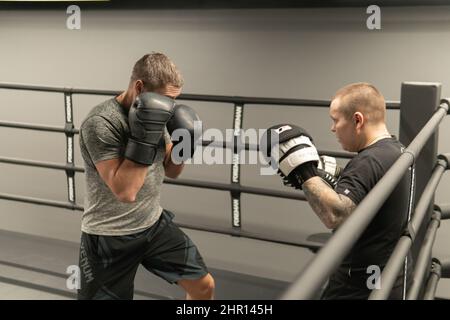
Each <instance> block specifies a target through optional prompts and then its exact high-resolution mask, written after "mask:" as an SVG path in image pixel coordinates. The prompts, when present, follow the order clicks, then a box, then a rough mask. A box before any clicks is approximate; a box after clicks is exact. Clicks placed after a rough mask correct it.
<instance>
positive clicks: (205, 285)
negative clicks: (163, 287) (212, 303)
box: [178, 273, 215, 300]
mask: <svg viewBox="0 0 450 320" xmlns="http://www.w3.org/2000/svg"><path fill="white" fill-rule="evenodd" d="M178 284H179V285H180V286H181V287H183V288H184V290H186V293H187V294H188V297H189V298H191V299H205V300H207V299H213V298H214V290H215V282H214V278H213V277H212V276H211V274H209V273H208V274H207V275H206V276H204V277H202V278H200V279H195V280H181V281H179V282H178Z"/></svg>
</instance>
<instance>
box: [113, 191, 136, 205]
mask: <svg viewBox="0 0 450 320" xmlns="http://www.w3.org/2000/svg"><path fill="white" fill-rule="evenodd" d="M114 195H115V196H116V199H117V200H119V201H120V202H125V203H132V202H135V201H136V196H137V192H132V191H131V192H130V191H121V192H114Z"/></svg>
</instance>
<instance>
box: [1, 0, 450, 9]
mask: <svg viewBox="0 0 450 320" xmlns="http://www.w3.org/2000/svg"><path fill="white" fill-rule="evenodd" d="M70 4H77V5H79V6H80V7H82V8H93V9H139V8H143V9H144V8H146V9H151V8H154V9H256V8H327V7H367V6H369V5H373V4H376V5H378V6H380V7H388V6H389V7H392V6H436V5H450V0H380V1H374V0H369V1H365V0H359V1H358V0H343V1H337V0H159V1H154V0H147V1H142V0H128V1H126V0H111V1H103V2H102V1H92V2H86V1H73V0H72V1H61V2H54V1H49V2H30V1H27V2H25V1H23V2H22V1H2V0H0V9H53V8H66V7H67V6H68V5H70Z"/></svg>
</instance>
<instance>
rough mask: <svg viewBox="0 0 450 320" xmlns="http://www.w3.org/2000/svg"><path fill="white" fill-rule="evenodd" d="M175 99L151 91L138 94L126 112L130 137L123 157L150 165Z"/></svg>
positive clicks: (172, 111)
mask: <svg viewBox="0 0 450 320" xmlns="http://www.w3.org/2000/svg"><path fill="white" fill-rule="evenodd" d="M174 106H175V100H173V99H171V98H168V97H166V96H162V95H159V94H156V93H152V92H145V93H142V94H140V95H139V96H138V97H137V98H136V100H135V101H134V102H133V104H132V106H131V108H130V111H129V113H128V124H129V126H130V137H129V139H128V143H127V147H126V150H125V157H126V158H127V159H130V160H132V161H134V162H137V163H140V164H144V165H151V164H152V163H153V162H154V160H155V156H156V153H157V150H158V147H159V144H160V141H161V139H163V135H164V128H165V126H166V123H167V122H168V121H169V119H170V118H172V116H173V113H174Z"/></svg>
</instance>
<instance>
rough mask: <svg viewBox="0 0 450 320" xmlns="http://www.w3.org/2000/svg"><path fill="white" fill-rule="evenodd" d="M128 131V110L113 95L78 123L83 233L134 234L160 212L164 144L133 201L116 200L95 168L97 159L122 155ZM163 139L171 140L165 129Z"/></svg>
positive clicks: (157, 216)
mask: <svg viewBox="0 0 450 320" xmlns="http://www.w3.org/2000/svg"><path fill="white" fill-rule="evenodd" d="M128 134H129V127H128V114H127V111H126V110H125V109H124V108H123V107H122V106H121V105H120V104H119V103H118V102H117V101H116V99H115V98H113V99H110V100H107V101H105V102H102V103H101V104H99V105H98V106H96V107H94V108H93V109H92V110H91V111H90V112H89V114H88V115H87V117H86V118H85V119H84V121H83V123H82V124H81V127H80V149H81V155H82V157H83V160H84V167H85V182H86V195H85V201H84V213H83V217H82V222H81V230H82V231H83V232H86V233H89V234H97V235H111V236H116V235H127V234H132V233H137V232H139V231H142V230H144V229H146V228H148V227H150V226H152V225H153V224H154V223H155V222H156V221H157V220H158V219H159V217H160V215H161V212H162V208H161V206H160V193H161V185H162V183H163V180H164V166H163V161H164V155H165V146H163V145H161V146H160V148H159V150H158V153H157V155H156V159H155V162H154V163H153V164H152V165H151V166H149V168H148V173H147V176H146V178H145V180H144V185H143V186H142V188H141V190H139V192H138V194H137V196H136V201H135V202H133V203H125V202H121V201H119V200H118V199H117V198H116V197H115V195H114V194H113V193H112V191H111V190H110V189H109V187H108V186H107V185H106V183H105V182H104V181H103V179H102V178H101V177H100V175H99V173H98V171H97V169H96V167H95V164H96V163H98V162H99V161H103V160H110V159H117V158H122V157H123V155H124V152H125V147H126V145H127V141H128ZM164 138H165V141H166V143H170V136H169V135H168V133H167V131H165V135H164Z"/></svg>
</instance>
